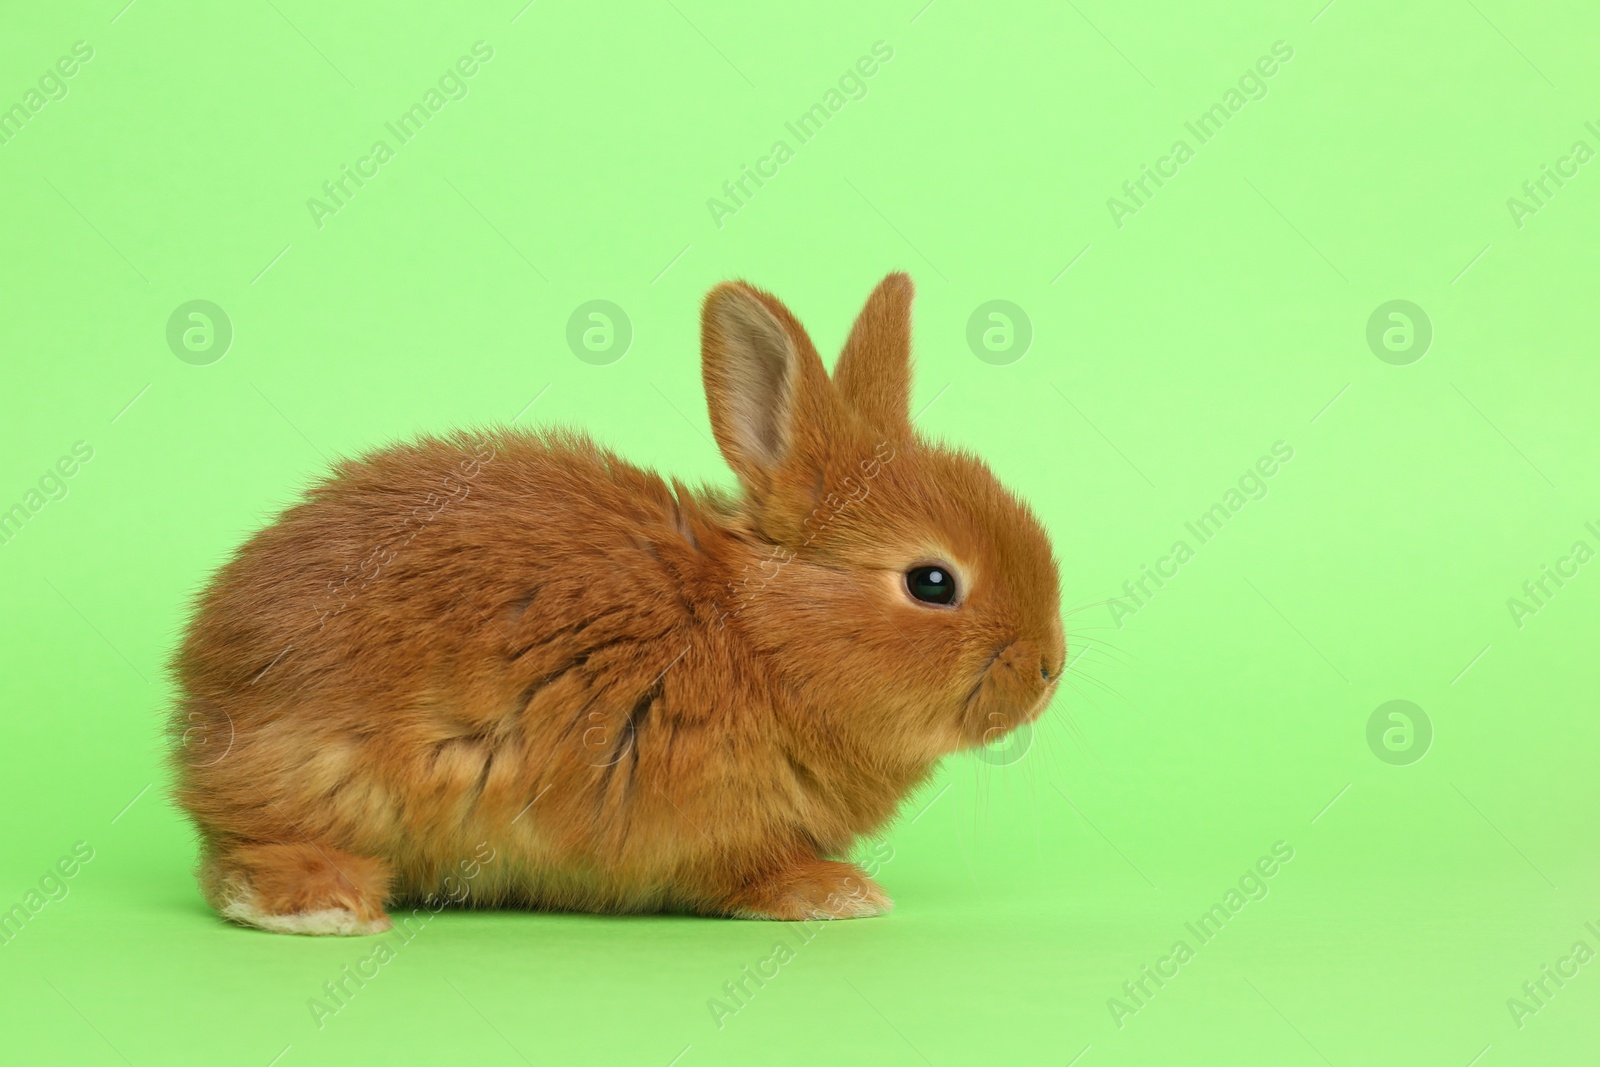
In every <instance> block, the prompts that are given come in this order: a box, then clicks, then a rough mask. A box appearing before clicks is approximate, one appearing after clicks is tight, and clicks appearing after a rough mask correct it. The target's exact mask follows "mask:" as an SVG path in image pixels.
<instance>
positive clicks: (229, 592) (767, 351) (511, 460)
mask: <svg viewBox="0 0 1600 1067" xmlns="http://www.w3.org/2000/svg"><path fill="white" fill-rule="evenodd" d="M912 295H913V289H912V283H911V280H910V279H909V278H908V277H907V276H906V275H904V274H898V273H897V274H891V275H889V276H888V277H886V278H885V279H884V280H883V281H882V282H881V283H880V284H879V285H878V286H877V287H876V289H875V290H874V291H873V293H872V294H871V296H870V298H869V299H868V300H867V303H866V305H865V307H864V308H863V310H862V311H861V313H860V316H859V317H858V319H857V320H856V322H855V325H854V327H853V329H852V330H851V332H850V335H849V338H848V340H847V342H846V344H845V346H844V349H843V352H842V354H841V355H840V357H839V360H838V362H837V365H836V367H835V370H834V373H833V375H832V377H831V378H830V377H829V375H828V372H827V371H826V369H825V368H824V366H823V363H822V361H821V359H820V358H819V357H818V354H817V351H816V349H815V348H814V347H813V345H812V343H811V341H810V339H809V338H808V337H807V335H806V332H805V331H804V329H802V327H801V325H800V323H799V322H798V321H797V320H796V319H795V317H794V316H793V315H792V314H791V313H790V312H789V310H788V309H787V308H786V307H785V306H784V305H783V304H782V303H780V302H779V301H778V300H777V299H776V298H774V297H773V296H772V295H770V294H768V293H766V292H764V291H762V290H760V289H757V288H755V287H753V286H751V285H749V284H746V283H744V282H729V283H724V284H721V285H718V286H717V287H715V288H714V289H713V290H712V291H711V292H710V294H709V295H708V296H707V297H706V300H705V303H704V306H703V308H702V318H701V353H702V376H703V379H704V385H705V393H706V400H707V404H708V407H709V412H710V418H711V426H712V429H713V431H714V434H715V437H716V443H717V446H718V448H719V450H720V451H721V453H722V455H723V457H724V458H725V459H726V461H727V463H728V465H729V466H730V467H731V468H732V470H733V472H734V474H735V475H736V477H737V482H738V489H737V491H736V492H719V491H713V490H709V489H695V488H690V487H688V486H686V485H684V484H683V483H681V482H679V481H676V480H673V481H668V480H666V479H664V478H662V477H661V476H659V475H657V474H654V473H652V472H650V471H647V470H643V469H641V468H639V467H636V466H634V465H632V464H630V463H628V462H627V461H625V460H623V459H621V458H620V457H618V456H617V455H615V454H614V453H612V452H610V451H607V450H606V449H604V448H602V447H601V446H599V445H597V444H595V443H594V442H593V441H592V440H590V439H589V438H587V437H585V436H582V435H580V434H577V433H572V432H562V431H555V430H548V431H540V432H531V431H526V430H520V429H510V428H503V429H492V430H483V431H476V432H472V431H461V432H457V433H454V434H453V435H449V436H430V437H423V438H421V439H419V440H416V441H414V442H412V443H408V444H399V445H394V446H391V447H386V448H382V449H379V450H377V451H375V452H372V453H371V454H368V455H366V456H364V457H362V458H359V459H346V460H343V461H341V462H339V463H338V464H337V465H336V466H335V467H334V469H333V470H332V472H331V473H330V474H329V475H328V476H327V477H326V478H325V479H323V480H322V481H320V482H319V483H317V484H315V485H314V486H313V487H312V488H310V489H309V490H308V491H307V492H306V493H305V495H304V498H303V499H302V500H301V501H300V502H298V503H296V504H294V505H293V506H291V507H289V508H288V509H287V510H286V511H285V512H284V513H283V514H282V515H281V516H280V517H279V518H278V519H277V520H276V521H275V522H274V523H272V524H271V525H269V526H267V527H266V528H264V529H262V530H261V531H260V532H258V533H256V534H255V535H254V536H253V537H251V538H250V539H249V540H248V541H247V542H246V543H245V544H244V545H243V547H242V548H240V549H239V550H238V552H237V553H236V554H235V555H234V556H233V557H232V558H231V559H230V560H229V561H228V562H227V563H226V564H225V565H224V566H222V567H221V569H220V570H219V571H218V573H217V574H216V575H215V577H214V578H213V580H212V581H211V583H210V584H209V586H208V587H207V588H205V589H204V590H203V591H202V592H201V593H200V594H199V595H198V597H197V598H196V601H195V604H194V608H193V611H192V614H191V616H190V619H189V624H188V627H187V630H186V632H185V634H184V638H183V640H182V642H181V644H180V646H179V648H178V649H177V651H176V652H175V653H174V656H173V659H172V663H171V670H172V674H173V677H174V681H175V689H176V692H177V698H176V700H175V703H174V707H173V710H172V716H171V723H170V740H171V749H172V761H173V765H174V770H175V784H174V797H175V800H176V802H177V804H178V805H179V806H180V807H181V808H183V809H184V810H185V811H186V813H187V814H188V816H189V817H190V819H191V820H192V822H193V824H194V826H195V827H196V829H197V831H198V835H199V839H200V840H199V846H200V847H199V851H200V862H199V868H198V878H199V882H200V886H201V889H202V893H203V895H204V896H205V898H206V900H207V901H208V902H209V903H210V905H211V906H212V907H213V908H214V909H215V910H216V911H217V912H218V913H220V914H221V915H222V916H223V917H225V918H226V919H229V920H232V921H234V922H236V923H240V924H243V925H247V926H253V927H258V928H260V929H264V930H269V931H276V932H283V933H301V934H345V935H349V934H373V933H379V932H382V931H384V930H387V929H390V928H391V925H392V921H393V920H392V919H391V918H390V916H389V914H388V910H387V909H388V908H389V907H390V906H391V905H395V906H398V905H404V904H408V903H412V904H414V903H415V902H418V901H426V902H429V903H430V906H431V907H434V910H436V911H437V910H438V907H439V906H443V904H444V903H451V904H462V905H466V906H476V907H484V906H504V907H521V908H534V909H554V910H569V911H590V912H606V913H638V912H678V913H690V914H699V915H706V916H725V917H737V918H746V919H772V920H790V921H795V920H811V919H820V918H833V919H838V918H853V917H865V916H873V915H880V914H883V913H884V912H887V911H888V910H889V908H890V906H891V901H890V899H889V897H888V896H887V895H886V894H885V893H884V891H883V889H882V888H881V887H880V886H878V885H877V884H876V883H875V882H874V881H873V880H872V879H871V878H869V877H868V876H867V874H866V872H865V871H863V870H862V869H860V868H859V867H857V866H855V865H853V864H851V863H848V862H845V861H843V860H841V859H839V858H838V857H841V856H845V855H847V854H848V853H849V850H850V849H851V847H852V844H853V843H854V842H856V841H858V839H861V838H862V837H864V836H868V835H874V834H878V833H881V832H882V831H883V830H884V828H885V827H886V826H887V825H888V823H889V822H890V821H891V819H892V818H893V817H894V815H895V813H896V809H897V807H899V805H900V804H901V802H902V801H903V800H904V799H905V798H906V797H907V795H908V794H909V793H910V792H911V791H913V790H915V789H916V788H917V787H918V785H919V784H921V783H924V782H925V781H927V779H928V778H929V775H930V774H931V772H932V771H933V770H934V769H935V768H936V766H937V765H938V763H939V761H940V760H941V759H942V758H943V757H945V756H947V755H949V754H951V753H953V752H956V751H958V750H962V749H970V748H974V747H976V746H979V745H982V744H984V743H986V742H992V741H994V740H995V739H996V738H998V737H1000V736H1003V735H1005V734H1006V733H1007V732H1009V731H1010V730H1012V729H1015V728H1017V727H1019V726H1021V725H1022V724H1024V723H1029V722H1032V721H1033V720H1035V719H1036V718H1037V717H1038V716H1039V715H1040V714H1041V713H1042V712H1043V711H1044V709H1045V707H1046V706H1047V705H1048V704H1049V702H1050V699H1051V698H1052V696H1053V695H1054V693H1055V691H1056V688H1057V685H1058V684H1059V681H1060V678H1061V674H1062V670H1063V668H1064V666H1065V661H1066V638H1065V633H1064V630H1063V626H1062V617H1061V612H1060V590H1059V577H1058V568H1057V564H1056V560H1055V558H1054V555H1053V553H1052V549H1051V545H1050V542H1049V540H1048V538H1047V537H1046V534H1045V532H1044V529H1043V527H1042V526H1041V524H1040V522H1039V520H1038V519H1037V518H1036V517H1035V515H1034V514H1033V512H1032V511H1030V509H1029V508H1028V507H1027V505H1025V504H1024V503H1023V502H1021V501H1020V500H1019V499H1018V498H1017V497H1016V496H1014V495H1013V494H1012V493H1011V492H1009V491H1008V490H1006V489H1005V488H1003V487H1002V486H1001V484H1000V483H999V482H998V481H997V480H996V479H995V477H994V476H993V475H992V474H991V473H990V471H989V469H988V468H987V467H986V466H985V465H984V464H983V462H982V461H980V460H979V459H978V458H976V457H975V456H973V455H972V454H971V453H968V452H964V451H960V450H957V449H954V448H949V447H945V446H943V445H940V444H938V443H935V442H933V441H930V440H928V439H926V438H924V437H922V436H920V435H919V434H918V433H916V432H915V430H914V429H913V426H912V422H911V418H910V414H909V391H910V382H911V351H910V349H911V303H912ZM436 903H437V906H435V904H436Z"/></svg>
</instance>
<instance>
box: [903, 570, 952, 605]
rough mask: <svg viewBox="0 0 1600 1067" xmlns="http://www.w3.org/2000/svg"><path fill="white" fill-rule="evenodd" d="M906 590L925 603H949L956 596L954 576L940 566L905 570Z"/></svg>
mask: <svg viewBox="0 0 1600 1067" xmlns="http://www.w3.org/2000/svg"><path fill="white" fill-rule="evenodd" d="M906 590H907V591H908V592H910V594H911V595H912V596H913V597H915V598H916V599H918V600H920V601H922V602H923V603H926V604H949V603H951V602H952V601H954V600H955V598H956V576H955V575H953V574H951V573H950V570H949V568H947V567H941V566H929V567H912V568H911V569H910V570H908V571H906Z"/></svg>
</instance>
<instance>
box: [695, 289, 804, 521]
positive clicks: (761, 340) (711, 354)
mask: <svg viewBox="0 0 1600 1067" xmlns="http://www.w3.org/2000/svg"><path fill="white" fill-rule="evenodd" d="M700 352H701V371H702V374H703V376H704V378H705V386H706V404H707V406H708V407H709V409H710V412H711V429H712V432H713V433H715V434H716V437H717V447H718V448H720V449H721V450H722V454H723V456H724V457H725V458H726V459H727V461H728V465H729V466H730V467H732V468H733V470H734V473H735V474H737V475H738V476H739V480H740V481H742V482H743V483H744V484H745V485H746V487H748V488H749V489H750V490H751V491H752V492H755V493H757V494H763V495H764V494H765V493H766V492H767V491H768V490H769V489H771V488H772V485H773V480H774V479H775V478H777V477H778V476H779V475H780V472H788V471H792V469H793V468H795V467H796V466H797V465H798V464H797V461H799V460H801V459H802V455H801V454H802V453H810V452H813V451H814V450H815V449H814V447H812V446H814V445H815V444H816V443H817V442H813V441H811V440H809V438H811V437H813V436H816V435H815V433H814V432H809V431H808V427H811V426H812V425H813V424H815V423H817V422H818V421H819V420H818V418H817V416H818V415H819V414H820V413H819V411H818V410H817V404H816V403H815V399H816V394H817V389H816V387H817V379H818V378H819V377H820V378H821V379H822V380H823V382H826V373H825V372H824V371H823V370H822V363H821V360H819V359H818V358H817V353H816V350H815V349H814V348H812V346H811V342H810V340H809V339H808V338H807V337H806V334H805V331H804V330H803V329H801V327H800V324H799V322H797V321H796V320H795V318H794V316H793V315H791V314H790V313H789V310H788V309H787V308H785V307H784V306H783V305H782V304H781V303H779V302H778V300H777V299H776V298H775V297H772V296H770V295H768V294H766V293H763V292H761V291H760V290H758V289H756V288H754V287H753V286H750V285H746V284H745V283H743V282H727V283H724V284H722V285H719V286H717V287H716V288H715V289H713V290H711V293H710V295H709V296H707V297H706V302H705V307H704V309H703V310H702V311H701V316H700Z"/></svg>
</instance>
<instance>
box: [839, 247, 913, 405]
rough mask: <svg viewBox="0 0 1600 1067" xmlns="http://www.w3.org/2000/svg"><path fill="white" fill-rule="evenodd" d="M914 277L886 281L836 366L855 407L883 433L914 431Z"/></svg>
mask: <svg viewBox="0 0 1600 1067" xmlns="http://www.w3.org/2000/svg"><path fill="white" fill-rule="evenodd" d="M914 293H915V290H914V289H913V287H912V285H911V278H910V277H909V276H908V275H905V274H901V273H895V274H891V275H889V276H888V277H886V278H884V279H883V281H881V282H879V283H878V287H877V288H876V289H874V290H873V291H872V295H871V296H870V297H868V298H867V304H866V307H864V308H862V309H861V314H860V315H859V316H858V317H857V318H856V324H855V326H854V327H853V328H852V329H851V330H850V338H849V339H848V340H847V341H845V343H844V351H843V352H842V353H840V355H839V362H838V364H837V365H836V366H835V367H834V368H833V381H834V384H835V385H837V386H838V387H839V393H840V395H841V396H843V397H844V400H845V402H846V403H847V404H849V405H850V406H851V407H853V408H855V409H856V411H857V412H859V413H860V415H861V416H862V418H864V419H866V420H867V421H868V422H869V423H871V424H872V425H873V426H876V427H877V428H878V429H879V430H882V431H884V432H887V433H893V434H897V435H907V434H909V433H910V432H911V412H910V405H911V298H912V296H913V295H914Z"/></svg>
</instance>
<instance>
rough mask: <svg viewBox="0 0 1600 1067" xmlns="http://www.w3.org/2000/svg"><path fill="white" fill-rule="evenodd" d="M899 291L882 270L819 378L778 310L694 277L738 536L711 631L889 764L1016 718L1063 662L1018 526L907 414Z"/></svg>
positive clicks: (1027, 530)
mask: <svg viewBox="0 0 1600 1067" xmlns="http://www.w3.org/2000/svg"><path fill="white" fill-rule="evenodd" d="M911 299H912V286H911V281H910V279H909V278H907V277H906V276H905V275H904V274H891V275H889V276H888V277H887V278H885V279H884V280H883V282H882V283H880V284H879V285H878V287H877V289H876V290H874V292H873V293H872V296H871V297H870V298H869V299H868V301H867V304H866V306H865V308H863V310H862V312H861V314H860V317H859V318H857V320H856V323H855V326H854V328H853V329H852V330H851V333H850V336H849V339H848V340H847V341H846V343H845V346H844V351H843V353H842V354H841V356H840V357H839V361H838V364H837V366H836V367H835V370H834V374H833V376H832V378H831V379H830V377H829V376H828V374H827V372H826V370H825V369H824V367H823V364H822V361H821V359H820V358H819V357H818V355H817V351H816V349H815V348H814V347H813V345H812V343H811V341H810V339H809V338H808V337H807V335H806V333H805V330H804V329H803V328H802V327H801V326H800V324H799V322H798V321H797V320H796V319H795V317H794V316H793V315H792V314H790V312H789V310H788V309H787V308H785V307H784V306H783V304H781V303H780V302H779V301H778V300H777V299H775V298H774V297H772V296H771V295H770V294H768V293H765V292H762V291H760V290H758V289H755V288H754V287H752V286H749V285H746V284H744V283H742V282H734V283H728V284H724V285H720V286H718V287H717V288H716V289H714V290H712V292H711V294H710V295H709V296H708V297H707V298H706V302H705V307H704V311H703V316H702V330H701V344H702V353H703V361H704V366H703V370H704V377H705V386H706V396H707V401H708V404H709V407H710V413H711V423H712V428H713V430H714V431H715V433H716V438H717V443H718V445H719V447H720V448H721V450H722V453H723V455H724V456H725V457H726V459H727V461H728V463H729V465H730V466H731V467H732V468H733V470H734V472H735V473H736V474H737V475H738V478H739V481H740V483H741V486H742V488H743V498H742V502H741V504H740V505H739V507H740V510H741V511H742V513H743V519H744V522H745V523H746V524H747V525H748V528H749V531H750V535H751V537H752V539H753V540H754V541H755V542H756V545H755V548H754V554H753V559H754V564H753V565H752V563H751V561H750V559H746V561H745V562H744V564H743V565H742V566H741V567H740V568H739V573H735V574H730V575H729V584H730V586H731V587H732V589H731V591H730V595H729V599H728V602H727V603H728V606H729V613H730V615H731V619H730V620H729V622H728V625H731V626H736V627H737V628H738V629H739V630H740V632H741V633H742V634H744V635H745V637H746V639H748V640H749V641H750V642H751V643H752V644H754V645H755V646H756V647H757V648H758V649H759V650H760V651H761V652H762V653H764V654H765V655H766V656H767V657H769V659H770V662H772V663H773V664H774V666H776V668H777V669H778V670H779V672H780V673H781V675H782V677H783V680H784V682H785V684H786V685H787V686H789V687H790V688H791V689H792V690H793V691H795V692H796V693H798V694H799V695H800V696H801V698H802V699H801V700H800V701H799V704H800V706H802V707H805V708H807V709H811V713H812V714H813V715H815V716H816V721H815V728H816V729H817V730H819V731H827V732H828V733H830V734H831V735H834V736H836V737H841V738H844V739H848V740H850V741H852V742H854V743H856V744H858V745H859V746H861V747H864V748H868V750H869V751H874V752H881V753H882V754H883V756H884V758H885V759H886V760H903V761H904V762H906V763H916V762H930V761H932V760H934V759H937V758H938V757H939V756H942V755H944V754H946V753H948V752H950V751H953V750H956V749H960V748H968V747H973V746H976V745H979V744H982V743H984V742H985V741H993V740H995V739H997V738H998V737H1000V736H1003V735H1004V734H1005V733H1006V732H1008V731H1010V730H1012V729H1014V728H1015V727H1017V726H1019V725H1021V724H1023V723H1026V722H1030V721H1032V720H1033V719H1034V718H1036V717H1037V716H1038V715H1039V714H1040V713H1041V712H1042V711H1043V710H1044V708H1045V706H1046V704H1047V703H1048V702H1049V700H1050V697H1051V696H1052V695H1053V694H1054V692H1055V689H1056V686H1057V684H1058V682H1059V679H1060V676H1061V672H1062V670H1063V667H1064V664H1065V659H1066V641H1065V635H1064V633H1063V629H1062V623H1061V611H1060V603H1059V602H1060V590H1059V580H1058V575H1057V568H1056V562H1055V559H1054V557H1053V555H1052V552H1051V548H1050V543H1049V540H1048V538H1047V537H1046V535H1045V532H1044V529H1043V528H1042V526H1041V525H1040V523H1039V521H1038V519H1037V518H1036V517H1035V516H1034V514H1033V513H1032V511H1030V510H1029V509H1028V507H1027V505H1025V504H1024V503H1022V501H1020V500H1019V499H1017V497H1015V496H1014V495H1012V494H1011V493H1010V492H1009V491H1008V490H1007V489H1006V488H1005V487H1004V486H1002V485H1001V484H1000V483H999V481H998V480H996V478H995V477H994V475H993V474H992V473H991V472H990V471H989V468H988V467H987V466H985V465H984V463H983V462H982V461H981V460H979V459H978V458H977V457H976V456H974V455H973V454H971V453H970V452H966V451H962V450H960V449H955V448H950V447H947V446H944V445H942V444H939V443H937V442H933V441H930V440H927V439H926V438H924V437H922V436H920V435H919V434H918V433H917V432H916V430H915V428H914V427H913V425H912V418H911V414H910V411H909V400H910V395H909V394H910V383H911ZM801 725H802V728H806V727H807V725H808V724H804V723H803V724H801Z"/></svg>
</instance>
